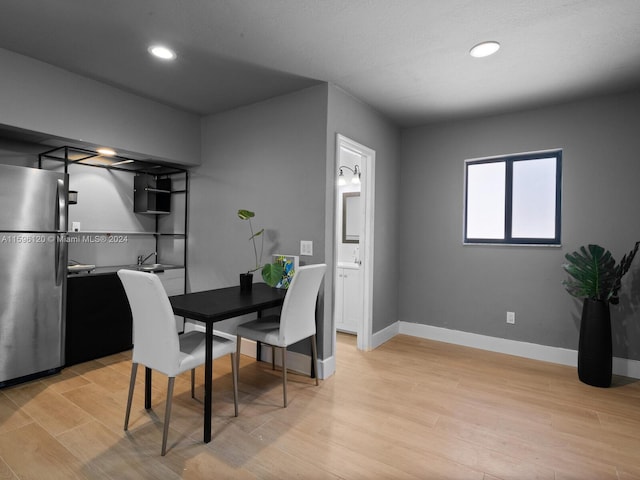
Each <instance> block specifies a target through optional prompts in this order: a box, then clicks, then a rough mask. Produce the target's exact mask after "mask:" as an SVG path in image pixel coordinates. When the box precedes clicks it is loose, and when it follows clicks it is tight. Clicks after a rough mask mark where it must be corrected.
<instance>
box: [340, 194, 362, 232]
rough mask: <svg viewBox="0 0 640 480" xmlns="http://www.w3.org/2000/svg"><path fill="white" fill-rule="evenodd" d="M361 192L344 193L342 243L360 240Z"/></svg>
mask: <svg viewBox="0 0 640 480" xmlns="http://www.w3.org/2000/svg"><path fill="white" fill-rule="evenodd" d="M360 216H361V215H360V192H345V193H343V194H342V243H359V242H360Z"/></svg>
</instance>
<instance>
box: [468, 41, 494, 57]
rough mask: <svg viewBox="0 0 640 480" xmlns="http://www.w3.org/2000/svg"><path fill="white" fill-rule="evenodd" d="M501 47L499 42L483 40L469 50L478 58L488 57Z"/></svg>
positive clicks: (470, 53)
mask: <svg viewBox="0 0 640 480" xmlns="http://www.w3.org/2000/svg"><path fill="white" fill-rule="evenodd" d="M499 49H500V44H499V43H498V42H493V41H491V42H482V43H479V44H477V45H476V46H474V47H473V48H472V49H471V50H469V55H471V56H472V57H476V58H482V57H488V56H489V55H493V54H494V53H496V52H497V51H498V50H499Z"/></svg>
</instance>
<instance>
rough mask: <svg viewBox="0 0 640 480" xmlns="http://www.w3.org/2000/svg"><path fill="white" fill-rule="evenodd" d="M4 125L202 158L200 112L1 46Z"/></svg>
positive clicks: (156, 154)
mask: <svg viewBox="0 0 640 480" xmlns="http://www.w3.org/2000/svg"><path fill="white" fill-rule="evenodd" d="M0 71H2V75H0V124H3V125H9V126H11V127H17V128H20V129H24V130H29V131H33V132H38V133H45V134H47V135H51V136H53V137H56V138H62V139H70V140H73V141H82V142H85V143H86V144H88V145H93V146H108V147H113V148H116V149H117V150H118V152H119V153H120V154H121V155H126V154H127V153H129V154H131V153H140V154H144V155H147V156H149V157H150V158H153V159H156V160H167V161H172V162H175V163H183V164H187V165H189V164H191V165H194V164H198V163H199V162H200V137H199V133H200V131H199V122H200V117H199V116H197V115H194V114H190V113H186V112H183V111H180V110H177V109H174V108H170V107H167V106H165V105H161V104H159V103H157V102H154V101H151V100H147V99H145V98H141V97H139V96H136V95H132V94H129V93H126V92H124V91H122V90H118V89H117V88H113V87H110V86H108V85H105V84H103V83H100V82H96V81H94V80H89V79H87V78H85V77H81V76H79V75H75V74H73V73H70V72H68V71H66V70H62V69H60V68H57V67H54V66H52V65H49V64H47V63H43V62H40V61H37V60H34V59H32V58H28V57H25V56H22V55H18V54H16V53H13V52H10V51H8V50H3V49H0Z"/></svg>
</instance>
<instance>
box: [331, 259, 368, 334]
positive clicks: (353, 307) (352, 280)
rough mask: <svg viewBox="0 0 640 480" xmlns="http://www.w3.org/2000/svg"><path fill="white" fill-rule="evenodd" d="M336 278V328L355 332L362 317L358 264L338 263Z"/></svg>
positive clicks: (341, 330)
mask: <svg viewBox="0 0 640 480" xmlns="http://www.w3.org/2000/svg"><path fill="white" fill-rule="evenodd" d="M337 271H338V275H337V278H336V289H335V292H336V298H335V301H336V312H335V315H336V318H335V320H336V330H338V331H339V332H347V333H357V332H358V324H359V323H360V321H361V318H362V301H361V299H362V294H361V288H362V287H361V285H360V266H359V265H358V264H356V263H353V264H350V263H338V268H337Z"/></svg>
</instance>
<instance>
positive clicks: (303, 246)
mask: <svg viewBox="0 0 640 480" xmlns="http://www.w3.org/2000/svg"><path fill="white" fill-rule="evenodd" d="M300 255H313V242H312V241H311V240H300Z"/></svg>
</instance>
